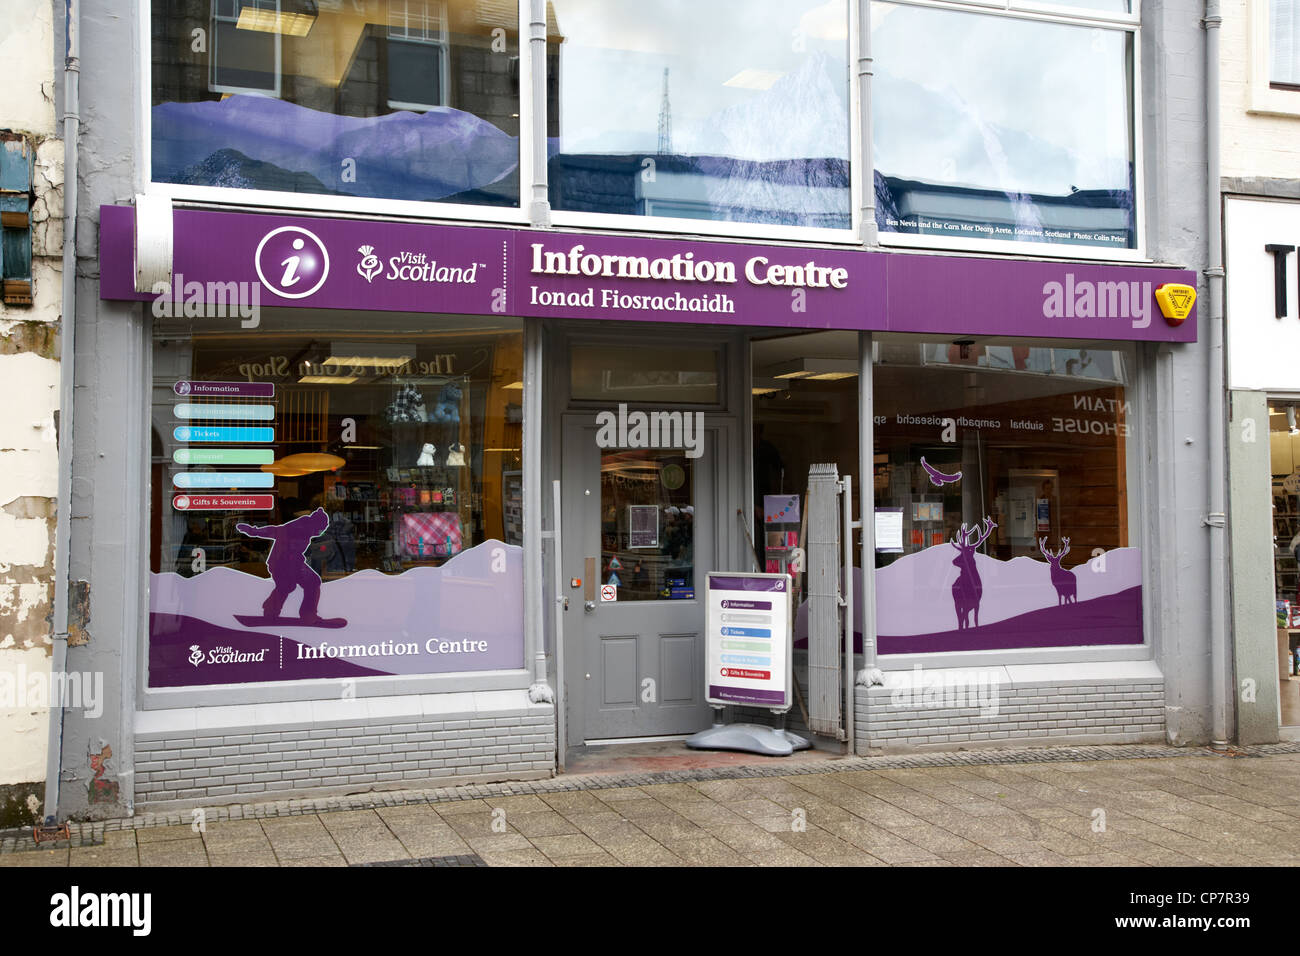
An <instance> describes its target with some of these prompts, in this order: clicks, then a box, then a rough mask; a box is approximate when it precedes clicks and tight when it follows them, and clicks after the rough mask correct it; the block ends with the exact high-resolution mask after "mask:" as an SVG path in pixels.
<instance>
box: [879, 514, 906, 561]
mask: <svg viewBox="0 0 1300 956" xmlns="http://www.w3.org/2000/svg"><path fill="white" fill-rule="evenodd" d="M876 550H877V551H902V550H903V509H902V508H877V509H876Z"/></svg>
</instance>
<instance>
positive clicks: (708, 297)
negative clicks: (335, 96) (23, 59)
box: [100, 206, 1196, 342]
mask: <svg viewBox="0 0 1300 956" xmlns="http://www.w3.org/2000/svg"><path fill="white" fill-rule="evenodd" d="M173 217H174V219H173V234H174V244H173V248H174V255H173V261H172V272H173V276H174V277H175V279H176V281H178V282H181V283H182V285H183V286H184V288H183V289H181V290H177V292H178V293H179V297H180V298H189V297H191V295H192V294H193V295H202V294H203V292H204V290H205V289H207V288H210V287H211V286H210V284H213V283H229V282H236V283H258V285H259V286H260V287H261V288H262V289H263V290H264V296H263V299H262V301H263V302H264V303H266V304H271V305H279V306H301V307H309V308H326V309H358V310H366V309H373V310H380V311H405V312H426V313H427V312H448V313H457V314H465V315H513V316H533V317H555V318H590V319H606V320H623V321H641V322H685V323H697V324H709V325H763V326H777V327H786V328H806V329H844V330H862V331H891V332H912V333H924V334H930V335H935V336H951V335H1006V336H1024V337H1042V338H1072V339H1093V340H1149V341H1170V342H1191V341H1195V339H1196V311H1195V306H1193V307H1192V311H1191V314H1190V315H1189V316H1188V317H1187V318H1186V320H1185V321H1183V322H1182V323H1181V324H1178V325H1174V324H1171V323H1170V322H1169V321H1167V320H1166V319H1165V318H1164V316H1163V315H1162V313H1161V312H1160V309H1159V308H1158V306H1157V304H1156V298H1155V293H1156V291H1157V290H1158V289H1159V288H1160V287H1161V286H1163V285H1167V284H1185V285H1191V286H1195V284H1196V274H1195V272H1193V271H1190V270H1186V269H1173V268H1166V267H1159V266H1125V265H1098V264H1092V263H1069V262H1041V261H1036V260H1024V259H996V258H988V257H975V256H965V257H957V256H939V255H927V254H919V253H906V252H888V253H885V252H867V251H863V250H861V249H853V248H826V247H813V246H767V245H748V244H742V243H727V242H713V241H698V240H691V241H688V240H679V239H658V238H643V237H627V236H610V235H603V234H579V233H561V232H553V231H549V230H528V231H525V230H518V229H493V228H472V227H463V226H437V225H431V224H424V223H404V222H389V221H380V220H357V219H329V218H320V217H315V218H312V217H302V216H270V215H261V214H245V213H229V212H211V211H206V210H195V209H177V210H175V211H174V212H173ZM134 230H135V213H134V210H133V209H132V208H131V207H129V206H102V207H100V296H101V298H104V299H126V300H135V301H147V300H149V299H151V298H153V295H152V294H151V293H139V292H136V291H135V288H134V275H135V269H134V262H133V257H132V250H133V249H134V244H135V236H134ZM173 297H174V298H175V297H177V295H176V293H173Z"/></svg>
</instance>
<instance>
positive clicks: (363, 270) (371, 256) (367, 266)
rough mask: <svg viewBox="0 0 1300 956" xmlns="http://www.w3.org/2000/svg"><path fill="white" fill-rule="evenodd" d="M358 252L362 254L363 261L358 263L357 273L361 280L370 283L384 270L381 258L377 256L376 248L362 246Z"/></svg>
mask: <svg viewBox="0 0 1300 956" xmlns="http://www.w3.org/2000/svg"><path fill="white" fill-rule="evenodd" d="M357 252H359V253H361V261H360V262H358V263H357V273H358V274H359V275H360V276H361V278H363V279H365V280H366V281H367V282H369V281H370V280H372V279H373V278H374V277H375V276H377V275H379V273H380V272H382V271H383V270H384V267H383V264H382V263H380V261H379V257H378V256H377V255H375V247H374V246H362V247H361V248H360V249H358V250H357Z"/></svg>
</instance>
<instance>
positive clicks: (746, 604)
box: [705, 572, 791, 710]
mask: <svg viewBox="0 0 1300 956" xmlns="http://www.w3.org/2000/svg"><path fill="white" fill-rule="evenodd" d="M706 581H707V583H706V589H707V600H706V602H705V603H706V605H707V611H706V625H705V641H706V643H707V665H706V666H707V671H706V675H707V676H706V678H705V681H706V694H705V696H706V697H707V699H708V701H709V703H711V704H719V705H725V704H754V705H757V706H760V707H770V708H772V709H773V710H785V709H787V708H789V706H790V692H791V689H790V576H789V575H788V574H739V573H736V572H720V573H716V574H715V573H710V574H709V575H708V577H707V579H706Z"/></svg>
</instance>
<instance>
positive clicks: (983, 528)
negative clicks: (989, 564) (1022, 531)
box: [950, 518, 997, 631]
mask: <svg viewBox="0 0 1300 956" xmlns="http://www.w3.org/2000/svg"><path fill="white" fill-rule="evenodd" d="M996 527H997V525H996V524H994V522H993V519H992V518H985V519H984V522H983V524H982V525H977V526H976V527H974V528H967V527H966V525H964V524H963V525H962V526H961V530H960V531H958V532H957V537H956V539H954V540H953V541H952V542H950V543H951V544H952V546H953V547H954V548H956V549H957V557H955V558H953V559H952V563H953V564H954V565H955V566H956V567H957V568H958V569H959V571H960V572H961V573H960V574H958V575H957V580H956V581H954V582H953V583H952V606H953V610H955V611H956V612H957V630H959V631H964V630H966V629H967V628H968V627H979V626H980V599H981V598H982V597H983V596H984V585H983V583H982V582H981V581H980V573H979V571H978V570H977V569H976V567H975V549H976V548H978V547H979V546H980V545H981V544H983V543H984V542H985V541H986V540H987V539H988V536H989V535H990V534H991V533H992V532H993V529H994V528H996ZM972 617H973V618H974V621H975V623H974V624H971V623H970V621H971V618H972Z"/></svg>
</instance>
